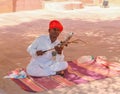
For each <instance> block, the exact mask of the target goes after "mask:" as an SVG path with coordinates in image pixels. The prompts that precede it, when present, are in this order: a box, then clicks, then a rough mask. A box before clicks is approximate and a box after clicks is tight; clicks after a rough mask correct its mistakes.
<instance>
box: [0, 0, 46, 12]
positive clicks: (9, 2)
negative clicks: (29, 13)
mask: <svg viewBox="0 0 120 94" xmlns="http://www.w3.org/2000/svg"><path fill="white" fill-rule="evenodd" d="M42 8H44V0H0V13H5V12H16V11H21V10H34V9H42Z"/></svg>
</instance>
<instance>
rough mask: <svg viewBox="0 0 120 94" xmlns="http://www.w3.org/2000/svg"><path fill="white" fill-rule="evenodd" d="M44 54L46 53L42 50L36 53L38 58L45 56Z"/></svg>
mask: <svg viewBox="0 0 120 94" xmlns="http://www.w3.org/2000/svg"><path fill="white" fill-rule="evenodd" d="M44 53H45V52H44V51H42V50H39V51H37V52H36V54H37V56H40V55H43V54H44Z"/></svg>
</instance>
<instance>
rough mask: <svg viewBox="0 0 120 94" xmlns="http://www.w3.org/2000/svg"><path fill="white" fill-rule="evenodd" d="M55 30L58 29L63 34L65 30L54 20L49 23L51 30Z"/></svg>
mask: <svg viewBox="0 0 120 94" xmlns="http://www.w3.org/2000/svg"><path fill="white" fill-rule="evenodd" d="M53 28H58V29H59V30H60V32H62V30H63V26H62V24H61V23H60V22H59V21H57V20H52V21H51V22H50V23H49V29H53Z"/></svg>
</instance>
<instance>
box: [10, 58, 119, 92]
mask: <svg viewBox="0 0 120 94" xmlns="http://www.w3.org/2000/svg"><path fill="white" fill-rule="evenodd" d="M68 64H69V66H68V68H67V69H66V70H65V71H64V76H60V75H55V76H49V77H41V78H40V77H31V76H27V77H26V78H22V79H14V78H12V81H14V82H15V83H17V84H18V85H19V86H20V87H21V88H22V89H24V90H26V91H29V92H41V91H45V90H50V89H55V88H61V87H66V86H73V85H76V84H80V83H87V82H90V81H94V80H99V79H104V78H107V77H113V76H118V75H119V74H120V71H119V70H120V64H119V63H110V62H107V61H104V60H101V63H99V62H97V61H96V59H95V60H94V61H93V62H84V63H81V62H80V61H79V60H75V61H68Z"/></svg>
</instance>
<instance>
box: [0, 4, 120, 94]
mask: <svg viewBox="0 0 120 94" xmlns="http://www.w3.org/2000/svg"><path fill="white" fill-rule="evenodd" d="M119 10H120V7H110V8H106V9H104V8H100V7H94V6H93V7H88V6H86V7H85V8H84V9H75V10H69V11H68V10H50V9H45V10H34V11H21V12H16V13H6V14H0V49H1V51H0V94H33V93H29V92H25V91H23V90H21V89H20V88H19V86H17V85H16V84H15V83H14V82H12V81H11V80H9V79H3V76H5V75H6V73H7V72H9V71H11V70H13V69H15V68H17V67H26V65H27V64H28V63H29V60H30V58H31V57H30V56H29V54H28V53H27V52H26V48H27V47H28V45H29V44H30V43H31V42H32V41H33V40H34V39H35V38H36V37H38V36H39V35H41V34H47V30H48V23H49V21H50V20H52V19H57V20H60V21H61V22H62V23H63V25H64V31H63V32H62V34H61V36H60V39H61V40H62V39H63V37H65V36H66V35H67V33H69V32H74V37H73V38H80V39H82V40H84V41H86V42H88V45H85V44H84V43H82V42H80V43H78V44H71V45H70V46H69V47H66V48H65V56H66V58H65V59H66V60H74V59H77V58H79V57H80V56H82V55H93V56H98V55H102V56H106V57H107V58H108V61H110V62H120V30H119V26H120V11H119ZM96 93H97V94H119V93H120V77H113V78H107V79H104V80H99V81H94V82H90V83H87V84H80V85H76V86H73V87H66V88H61V89H54V90H50V91H45V92H42V93H36V94H96Z"/></svg>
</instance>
